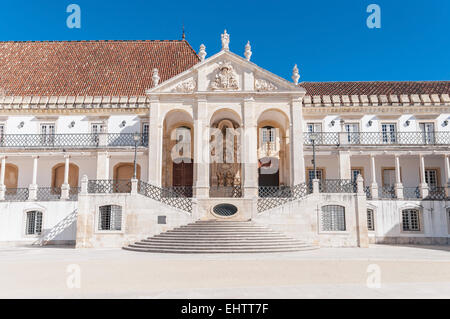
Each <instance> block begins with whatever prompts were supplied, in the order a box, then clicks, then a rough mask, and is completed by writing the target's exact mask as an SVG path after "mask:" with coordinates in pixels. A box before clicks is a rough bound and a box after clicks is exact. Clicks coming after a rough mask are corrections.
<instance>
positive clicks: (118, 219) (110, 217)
mask: <svg viewBox="0 0 450 319" xmlns="http://www.w3.org/2000/svg"><path fill="white" fill-rule="evenodd" d="M98 230H122V207H121V206H118V205H106V206H101V207H100V212H99V222H98Z"/></svg>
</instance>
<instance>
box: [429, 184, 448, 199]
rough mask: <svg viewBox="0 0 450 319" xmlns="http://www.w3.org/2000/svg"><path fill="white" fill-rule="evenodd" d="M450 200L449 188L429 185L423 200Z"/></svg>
mask: <svg viewBox="0 0 450 319" xmlns="http://www.w3.org/2000/svg"><path fill="white" fill-rule="evenodd" d="M446 199H449V200H450V193H449V189H448V188H446V187H430V188H429V189H428V196H427V197H426V198H425V200H446Z"/></svg>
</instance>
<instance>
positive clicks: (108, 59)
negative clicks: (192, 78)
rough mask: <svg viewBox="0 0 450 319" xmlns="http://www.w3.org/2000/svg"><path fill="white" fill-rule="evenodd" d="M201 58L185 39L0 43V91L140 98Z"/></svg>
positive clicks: (48, 94) (21, 93) (23, 93)
mask: <svg viewBox="0 0 450 319" xmlns="http://www.w3.org/2000/svg"><path fill="white" fill-rule="evenodd" d="M198 62H199V58H198V57H197V55H196V53H195V51H194V50H193V49H192V48H191V46H190V45H189V43H187V41H184V40H182V41H55V42H51V41H50V42H47V41H44V42H0V89H2V90H3V92H4V94H5V95H16V96H31V95H40V96H66V95H68V96H77V95H80V96H81V95H88V96H99V95H107V96H141V95H145V90H146V89H148V88H151V87H152V86H153V85H152V70H153V68H158V70H159V76H160V77H161V80H160V83H161V82H162V81H165V80H167V79H169V78H171V77H173V76H175V75H177V74H179V73H181V72H183V71H185V70H187V69H189V68H190V67H192V66H193V65H195V64H197V63H198Z"/></svg>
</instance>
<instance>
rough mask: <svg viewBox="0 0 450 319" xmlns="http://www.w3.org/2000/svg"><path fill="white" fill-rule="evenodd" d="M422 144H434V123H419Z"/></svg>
mask: <svg viewBox="0 0 450 319" xmlns="http://www.w3.org/2000/svg"><path fill="white" fill-rule="evenodd" d="M419 126H420V131H421V133H422V142H423V143H424V144H434V123H419Z"/></svg>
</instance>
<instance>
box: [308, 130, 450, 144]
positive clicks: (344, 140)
mask: <svg viewBox="0 0 450 319" xmlns="http://www.w3.org/2000/svg"><path fill="white" fill-rule="evenodd" d="M313 135H315V145H316V146H341V145H358V146H359V145H367V146H371V145H450V132H426V133H424V132H343V133H341V132H323V133H322V132H320V133H319V132H318V133H305V135H304V144H305V145H312V139H311V136H313Z"/></svg>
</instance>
